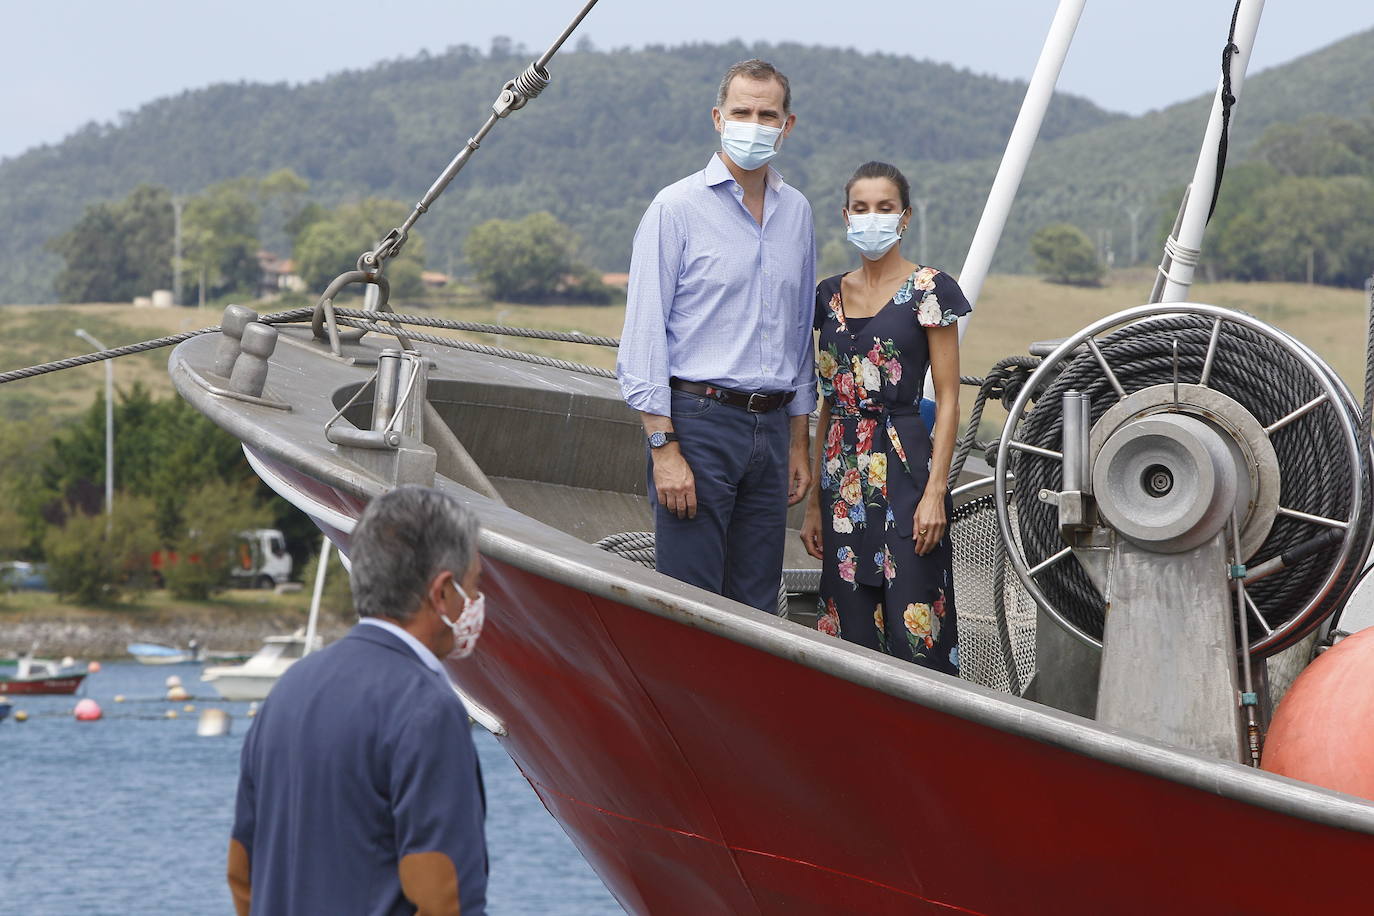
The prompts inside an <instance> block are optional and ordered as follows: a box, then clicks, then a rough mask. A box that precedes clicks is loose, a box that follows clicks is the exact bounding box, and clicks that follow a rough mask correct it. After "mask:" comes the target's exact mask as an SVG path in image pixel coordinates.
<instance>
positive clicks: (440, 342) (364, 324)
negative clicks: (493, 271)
mask: <svg viewBox="0 0 1374 916" xmlns="http://www.w3.org/2000/svg"><path fill="white" fill-rule="evenodd" d="M388 317H390V316H389V313H388ZM339 324H342V325H347V326H348V327H352V328H362V329H363V330H365V331H373V332H375V333H377V334H395V333H396V331H395V329H394V328H385V327H383V326H381V325H379V324H377V323H376V322H373V321H359V320H357V319H356V318H340V319H339ZM405 336H406V337H408V338H410V339H411V340H418V341H422V342H424V343H430V344H434V345H435V346H440V347H453V348H454V349H457V350H468V351H470V352H473V353H485V354H486V355H487V356H499V357H501V358H502V359H515V360H519V361H520V362H525V363H534V364H535V365H538V366H551V367H552V368H554V369H566V370H568V371H569V372H581V373H583V374H584V375H598V376H600V377H601V378H615V377H616V374H615V373H614V372H612V371H610V370H609V369H598V368H597V367H596V366H588V365H584V364H583V363H574V362H570V361H569V360H566V359H554V358H553V357H552V356H539V355H538V354H535V353H522V352H520V351H519V350H507V349H505V348H504V347H490V346H487V345H486V344H479V343H473V342H472V341H470V340H458V339H456V338H453V337H439V336H437V335H435V334H426V333H424V332H423V331H412V332H409V333H407V334H406V335H405Z"/></svg>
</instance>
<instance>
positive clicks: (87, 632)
mask: <svg viewBox="0 0 1374 916" xmlns="http://www.w3.org/2000/svg"><path fill="white" fill-rule="evenodd" d="M352 625H353V621H352V620H345V619H342V618H339V617H335V616H333V615H329V616H325V615H323V614H322V615H321V617H320V621H319V623H318V631H319V634H320V636H321V637H322V638H323V640H324V642H325V644H326V645H327V644H329V643H331V642H333V641H334V640H336V639H338V638H340V637H341V636H343V635H344V634H345V633H347V632H348V631H349V629H350V628H351V627H352ZM304 626H305V621H304V620H303V619H302V618H301V617H300V616H299V615H297V614H290V615H282V616H280V617H278V616H275V615H270V616H269V615H264V616H262V617H255V618H250V619H245V618H236V619H229V620H223V621H213V622H211V621H205V620H200V621H191V620H184V621H158V622H154V621H146V620H130V619H128V618H127V617H122V616H119V615H116V614H111V615H110V616H108V617H90V616H83V617H43V618H19V619H9V620H4V621H3V623H0V658H7V657H12V656H15V655H19V654H22V653H24V652H27V651H29V649H31V648H33V649H35V654H37V655H40V656H42V657H44V658H53V657H57V658H61V657H62V656H64V655H70V656H72V657H73V658H80V659H121V658H123V659H127V658H131V656H130V655H129V651H128V648H127V647H128V644H129V643H132V642H150V643H158V644H160V645H164V646H174V647H178V648H184V647H185V646H186V645H187V643H188V642H189V641H190V640H191V639H192V638H193V637H194V638H195V639H196V641H197V642H199V643H200V645H201V647H202V648H204V649H205V650H207V651H212V652H229V651H235V652H247V653H252V652H256V651H257V650H258V648H259V647H260V646H261V645H262V641H263V638H264V637H267V636H279V635H282V634H287V633H292V632H295V631H296V630H298V629H301V628H303V627H304Z"/></svg>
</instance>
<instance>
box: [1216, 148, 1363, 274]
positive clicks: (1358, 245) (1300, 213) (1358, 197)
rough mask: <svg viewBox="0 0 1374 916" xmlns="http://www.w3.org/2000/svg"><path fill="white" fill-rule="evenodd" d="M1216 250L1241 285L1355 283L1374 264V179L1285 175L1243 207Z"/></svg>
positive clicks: (1228, 270)
mask: <svg viewBox="0 0 1374 916" xmlns="http://www.w3.org/2000/svg"><path fill="white" fill-rule="evenodd" d="M1217 248H1218V257H1219V259H1220V263H1221V264H1222V266H1223V268H1224V269H1225V271H1226V273H1228V274H1229V275H1231V276H1234V277H1236V278H1238V279H1241V280H1292V281H1298V282H1301V281H1303V280H1311V281H1313V282H1317V283H1330V284H1335V285H1340V286H1358V285H1360V283H1361V282H1362V281H1363V280H1364V278H1365V277H1366V276H1368V274H1369V269H1370V265H1371V264H1374V182H1371V181H1369V180H1367V179H1364V178H1359V177H1356V176H1353V175H1346V176H1342V177H1339V178H1284V179H1282V180H1280V181H1279V182H1277V183H1276V184H1274V185H1272V186H1270V187H1267V188H1264V189H1263V190H1261V191H1259V192H1258V193H1256V194H1255V195H1253V196H1252V197H1251V198H1250V199H1249V200H1248V201H1247V202H1246V203H1245V205H1244V206H1243V207H1242V208H1241V209H1240V211H1239V212H1238V213H1237V214H1236V216H1235V218H1234V219H1233V220H1232V221H1231V222H1230V224H1229V225H1228V226H1227V228H1226V231H1225V232H1224V233H1223V234H1222V235H1221V237H1220V238H1219V240H1218V245H1217Z"/></svg>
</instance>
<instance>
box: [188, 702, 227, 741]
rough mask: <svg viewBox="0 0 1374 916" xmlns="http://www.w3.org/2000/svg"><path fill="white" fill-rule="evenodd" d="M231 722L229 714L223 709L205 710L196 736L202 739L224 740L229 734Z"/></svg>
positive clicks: (202, 712)
mask: <svg viewBox="0 0 1374 916" xmlns="http://www.w3.org/2000/svg"><path fill="white" fill-rule="evenodd" d="M230 721H231V720H230V716H229V713H227V712H225V711H224V710H222V709H203V710H201V713H200V721H199V722H197V723H196V734H197V735H198V736H199V737H201V738H222V737H224V736H225V735H227V734H229V724H230Z"/></svg>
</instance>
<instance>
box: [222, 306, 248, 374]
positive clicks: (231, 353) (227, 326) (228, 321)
mask: <svg viewBox="0 0 1374 916" xmlns="http://www.w3.org/2000/svg"><path fill="white" fill-rule="evenodd" d="M257 320H258V313H257V312H255V311H253V310H252V309H250V308H247V307H246V306H242V305H231V306H229V307H228V308H226V309H225V310H224V317H222V318H221V319H220V322H219V326H220V331H219V346H218V347H217V348H216V349H215V374H216V375H219V376H223V377H224V378H228V377H229V375H230V373H232V372H233V371H234V362H235V361H236V360H237V359H238V358H239V350H240V349H241V343H240V341H241V340H242V339H243V329H244V328H246V327H248V325H250V324H252V323H253V322H255V321H257Z"/></svg>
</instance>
